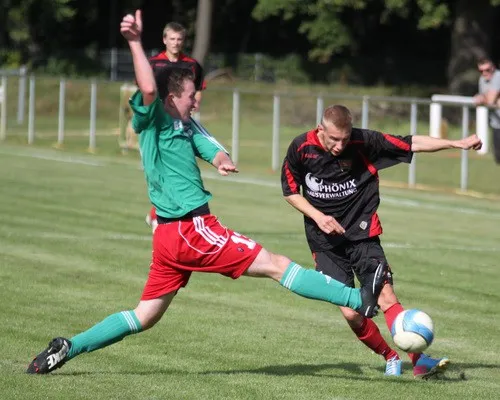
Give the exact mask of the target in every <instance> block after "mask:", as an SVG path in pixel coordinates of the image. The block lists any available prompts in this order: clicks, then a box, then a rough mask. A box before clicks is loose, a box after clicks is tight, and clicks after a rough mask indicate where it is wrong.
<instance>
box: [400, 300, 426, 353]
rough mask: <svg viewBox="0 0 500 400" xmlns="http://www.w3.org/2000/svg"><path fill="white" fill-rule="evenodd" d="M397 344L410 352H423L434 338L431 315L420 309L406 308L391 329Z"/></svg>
mask: <svg viewBox="0 0 500 400" xmlns="http://www.w3.org/2000/svg"><path fill="white" fill-rule="evenodd" d="M391 335H392V339H393V340H394V343H395V344H396V346H398V347H399V348H400V349H401V350H404V351H406V352H409V353H421V352H423V351H424V350H425V349H426V348H427V347H429V346H430V345H431V343H432V341H433V340H434V324H433V323H432V319H431V317H429V315H427V314H426V313H424V312H423V311H420V310H416V309H413V310H405V311H403V312H401V313H399V314H398V316H397V317H396V319H395V320H394V323H393V324H392V329H391Z"/></svg>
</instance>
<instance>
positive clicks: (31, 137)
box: [28, 74, 35, 144]
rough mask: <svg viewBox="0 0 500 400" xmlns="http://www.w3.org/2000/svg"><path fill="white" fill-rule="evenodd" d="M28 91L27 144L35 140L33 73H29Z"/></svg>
mask: <svg viewBox="0 0 500 400" xmlns="http://www.w3.org/2000/svg"><path fill="white" fill-rule="evenodd" d="M29 86H30V89H29V90H30V93H29V104H28V144H33V142H34V141H35V75H33V74H31V75H30V85H29Z"/></svg>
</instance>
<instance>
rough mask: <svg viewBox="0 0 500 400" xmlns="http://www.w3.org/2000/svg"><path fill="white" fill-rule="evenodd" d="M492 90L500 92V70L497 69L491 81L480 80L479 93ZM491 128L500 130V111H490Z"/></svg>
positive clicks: (482, 78) (481, 78)
mask: <svg viewBox="0 0 500 400" xmlns="http://www.w3.org/2000/svg"><path fill="white" fill-rule="evenodd" d="M490 90H497V91H500V70H498V69H496V70H495V72H493V76H492V77H491V79H490V80H489V81H487V80H486V79H484V77H482V76H481V77H480V78H479V93H480V94H484V93H486V92H488V91H490ZM489 116H490V126H491V127H492V128H495V129H499V128H500V110H493V109H490V110H489Z"/></svg>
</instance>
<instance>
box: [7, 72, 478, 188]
mask: <svg viewBox="0 0 500 400" xmlns="http://www.w3.org/2000/svg"><path fill="white" fill-rule="evenodd" d="M18 77H19V91H18V99H17V104H18V109H17V123H18V124H20V123H22V122H23V119H24V104H25V98H24V96H25V90H23V89H24V86H25V82H24V81H25V79H26V78H27V79H28V101H27V103H28V126H27V143H28V144H33V143H34V142H35V140H36V131H35V98H36V96H37V94H36V92H35V85H36V77H35V75H33V74H32V75H29V76H28V77H26V75H25V73H24V74H22V73H19V74H18ZM1 82H2V86H1V89H0V90H2V91H3V101H2V102H1V103H2V107H1V109H0V110H1V124H0V139H2V140H3V139H5V138H6V134H7V132H6V119H7V115H6V106H5V104H6V102H7V101H9V100H10V99H7V95H6V94H7V85H8V83H7V82H8V76H7V75H3V76H2V79H1ZM103 83H105V82H100V81H97V80H95V79H93V80H89V81H87V84H88V86H89V87H90V91H89V95H90V109H89V112H88V123H89V130H88V150H90V151H95V149H96V147H97V134H96V113H97V102H98V96H97V92H98V85H100V84H103ZM210 91H211V92H212V91H224V92H226V93H228V94H229V93H230V94H231V99H232V100H231V108H232V113H231V115H232V121H231V144H232V146H231V147H232V149H231V150H232V157H233V159H234V160H235V162H238V160H239V156H240V153H239V149H240V147H241V145H240V118H241V113H242V110H241V99H240V97H241V95H249V94H250V95H262V96H272V97H273V101H272V110H269V111H270V113H271V112H272V114H271V115H272V136H271V139H270V147H271V169H272V170H273V171H276V170H278V169H279V167H280V163H281V158H282V152H281V150H282V149H281V148H280V137H281V128H282V121H281V115H282V112H281V105H282V100H283V99H290V98H293V97H300V98H303V97H304V96H308V98H309V100H311V96H312V95H307V94H303V93H280V92H275V93H273V94H265V93H264V94H263V93H262V92H260V91H255V90H246V89H238V88H227V89H222V88H219V89H217V88H213V89H211V90H210ZM58 95H59V98H58V105H59V107H58V112H57V114H58V117H57V121H58V122H57V144H58V145H59V146H61V147H62V145H63V143H64V141H65V133H66V130H65V125H66V118H67V111H66V105H67V101H68V100H67V97H66V96H67V80H66V79H64V78H61V79H60V80H59V94H58ZM326 100H328V101H331V100H332V101H333V100H341V101H343V102H351V103H353V104H354V103H357V104H360V105H361V107H360V110H361V111H360V116H361V127H362V128H368V126H369V124H370V112H371V110H373V107H374V105H375V104H377V103H387V104H388V105H391V106H392V105H398V107H406V106H407V107H408V109H409V126H410V128H409V133H410V134H412V135H415V134H417V124H418V121H419V119H420V120H421V119H422V118H421V117H420V115H419V111H418V107H419V106H425V107H429V106H430V105H431V104H432V103H433V102H432V100H431V99H423V98H415V97H388V96H368V95H364V96H359V95H349V94H329V93H328V94H327V93H320V94H318V95H315V108H316V110H315V117H316V121H315V122H316V123H317V122H319V120H320V119H321V116H322V113H323V109H324V106H325V101H326ZM446 105H447V106H449V107H460V108H461V110H462V116H461V136H462V137H466V136H468V135H469V114H470V109H471V108H473V107H472V106H469V105H464V104H463V102H457V103H454V102H447V104H446ZM117 111H118V110H117ZM117 114H118V112H117ZM201 118H202V119H203V108H202V110H201ZM460 157H461V168H460V169H461V177H460V190H462V191H466V190H467V188H468V169H469V168H468V157H469V156H468V152H467V151H462V152H461V156H460ZM416 163H417V157H414V158H413V161H412V163H411V164H410V166H409V171H408V185H409V186H415V184H416Z"/></svg>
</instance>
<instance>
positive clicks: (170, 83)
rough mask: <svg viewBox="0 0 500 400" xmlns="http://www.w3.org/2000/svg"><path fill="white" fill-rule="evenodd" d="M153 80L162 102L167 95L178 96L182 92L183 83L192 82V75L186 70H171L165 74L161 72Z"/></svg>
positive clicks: (191, 72)
mask: <svg viewBox="0 0 500 400" xmlns="http://www.w3.org/2000/svg"><path fill="white" fill-rule="evenodd" d="M155 79H156V85H157V87H158V96H159V97H160V99H161V100H162V101H163V100H165V98H166V97H167V96H168V95H169V93H172V94H173V95H175V96H180V95H181V94H182V91H183V90H184V82H185V81H193V82H194V73H193V71H191V70H190V69H188V68H172V69H171V70H169V71H168V72H167V73H166V71H163V72H162V73H161V74H158V75H157V76H155Z"/></svg>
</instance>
